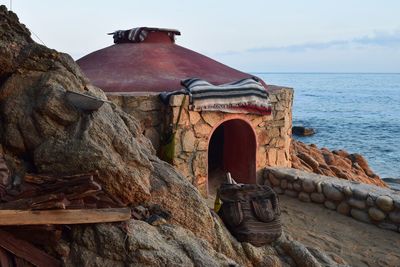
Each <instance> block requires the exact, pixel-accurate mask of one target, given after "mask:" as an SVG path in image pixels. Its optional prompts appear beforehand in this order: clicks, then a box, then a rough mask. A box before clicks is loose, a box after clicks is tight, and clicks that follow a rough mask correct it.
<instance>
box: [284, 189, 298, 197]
mask: <svg viewBox="0 0 400 267" xmlns="http://www.w3.org/2000/svg"><path fill="white" fill-rule="evenodd" d="M298 194H299V193H297V192H296V191H293V190H289V189H288V190H285V195H287V196H289V197H297V195H298Z"/></svg>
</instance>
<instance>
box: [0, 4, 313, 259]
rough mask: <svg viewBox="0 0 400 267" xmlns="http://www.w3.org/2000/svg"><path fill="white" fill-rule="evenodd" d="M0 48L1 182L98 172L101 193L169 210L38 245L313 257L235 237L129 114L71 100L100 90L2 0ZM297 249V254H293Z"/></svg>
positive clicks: (69, 250)
mask: <svg viewBox="0 0 400 267" xmlns="http://www.w3.org/2000/svg"><path fill="white" fill-rule="evenodd" d="M0 55H1V57H0V58H1V60H2V62H1V63H2V64H1V65H0V66H1V67H0V120H1V121H0V122H1V124H0V125H1V128H0V144H1V145H0V148H1V149H0V151H1V150H2V151H3V152H4V154H5V163H6V166H7V168H5V167H4V164H3V165H2V167H1V166H0V168H1V170H2V171H3V173H2V176H1V177H2V180H1V182H2V185H3V186H4V187H8V188H10V187H13V188H14V190H16V191H18V188H19V187H20V186H23V185H24V179H23V178H24V175H25V173H26V172H30V173H38V174H44V173H47V174H57V175H60V174H75V173H82V172H89V171H94V170H97V171H98V173H99V183H101V185H102V187H103V189H104V190H105V191H107V193H108V194H110V195H112V196H113V197H115V198H119V199H120V200H122V201H123V202H124V203H125V204H127V205H131V206H136V205H138V204H140V205H144V206H157V207H159V209H161V210H163V211H165V213H166V214H170V216H167V217H168V218H166V219H161V220H158V221H157V223H155V222H154V221H152V222H151V223H152V224H153V225H152V224H151V223H147V222H144V221H139V220H131V221H128V222H126V223H124V224H96V225H85V226H77V225H75V226H68V227H65V229H64V230H63V231H64V233H63V239H61V241H60V242H59V243H58V244H56V245H55V246H54V247H48V248H46V250H48V251H50V253H52V255H55V256H57V257H58V258H62V259H63V260H64V262H65V264H66V265H67V266H100V265H101V266H104V265H107V266H127V265H130V266H162V265H177V264H178V265H182V266H282V265H284V266H285V265H286V266H287V265H289V264H291V265H290V266H293V265H295V264H301V263H302V262H303V261H302V260H303V259H301V257H300V256H297V255H307V259H309V260H310V261H314V258H312V256H311V254H310V253H309V252H308V250H307V248H305V247H302V246H298V245H297V244H295V243H290V244H289V249H285V248H287V247H288V245H287V244H286V243H285V244H286V245H283V247H284V249H281V250H280V252H279V253H278V252H277V249H276V248H277V247H278V246H280V244H281V243H282V242H285V241H284V240H283V239H282V240H280V241H278V242H277V244H275V246H264V247H261V248H255V247H253V246H251V245H250V244H246V243H243V244H242V243H239V242H237V241H236V240H235V239H234V238H233V237H232V236H231V235H230V233H229V232H228V231H227V230H226V228H225V227H224V225H223V224H222V222H221V221H220V220H219V219H218V218H217V216H215V215H213V214H212V213H211V212H210V211H209V209H208V208H207V205H206V203H205V201H204V199H203V198H202V197H201V195H200V193H199V191H198V190H197V189H196V188H195V187H194V186H193V185H192V184H190V183H189V182H188V181H187V180H186V179H185V178H184V177H183V176H182V175H181V174H180V173H178V172H177V171H176V170H175V169H174V168H173V167H172V166H170V165H168V164H167V163H165V162H162V161H161V160H160V159H158V158H157V157H156V156H155V152H154V149H153V147H152V146H151V144H150V141H149V140H148V139H147V138H145V137H144V136H143V135H142V132H143V131H142V129H141V127H140V125H139V123H138V122H137V121H136V119H135V118H134V117H132V116H130V115H128V114H126V113H125V112H123V111H121V110H120V109H118V108H116V107H114V106H112V105H109V104H107V103H106V104H104V105H103V106H102V107H101V108H100V109H98V110H97V111H95V112H93V113H90V114H89V113H85V112H83V111H82V110H79V109H76V108H75V107H73V106H71V105H70V103H69V102H68V101H67V99H66V97H65V92H66V91H67V90H70V91H74V92H78V93H83V94H87V95H91V96H95V97H97V98H101V99H105V98H106V96H105V95H104V93H103V92H102V91H101V90H100V89H99V88H96V87H94V86H92V85H90V83H89V82H88V81H87V79H86V78H85V77H84V76H83V75H82V73H81V71H80V69H79V68H78V67H77V65H76V64H75V62H74V61H73V60H72V59H71V57H70V56H68V55H66V54H62V53H59V52H57V51H55V50H51V49H48V48H46V47H44V46H41V45H38V44H36V43H34V42H33V41H32V40H31V39H30V34H29V31H28V30H27V29H26V28H25V27H24V26H23V25H21V24H19V22H18V18H17V17H16V16H15V14H13V13H12V12H9V11H7V10H6V9H5V7H4V6H1V7H0ZM0 164H2V163H1V162H0ZM8 169H10V173H11V175H8V174H9V173H8ZM4 170H5V171H6V172H5V173H4ZM4 177H6V178H5V179H3V178H4ZM295 247H298V248H297V250H299V251H302V252H300V253H297V252H296V253H295V252H294V251H295V249H294V248H295ZM285 251H290V252H285ZM299 257H300V258H299ZM310 257H311V258H310Z"/></svg>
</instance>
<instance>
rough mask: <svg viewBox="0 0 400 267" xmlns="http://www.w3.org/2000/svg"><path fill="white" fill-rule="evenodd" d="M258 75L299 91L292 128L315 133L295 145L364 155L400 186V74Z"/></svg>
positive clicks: (302, 138) (374, 168) (376, 169)
mask: <svg viewBox="0 0 400 267" xmlns="http://www.w3.org/2000/svg"><path fill="white" fill-rule="evenodd" d="M254 75H256V76H258V77H260V78H262V79H263V80H264V81H265V82H266V83H267V84H274V85H282V86H288V87H292V88H293V89H294V103H293V125H294V126H305V127H311V128H314V129H315V131H316V134H315V135H313V136H309V137H295V138H296V139H298V140H300V141H302V142H304V143H307V144H316V145H317V146H318V147H327V148H329V149H330V150H336V149H344V150H346V151H348V152H349V153H360V154H362V155H363V156H364V157H365V158H366V159H367V161H368V163H369V165H370V166H371V168H372V170H373V171H374V172H375V173H377V174H378V175H379V176H381V177H382V178H396V179H398V180H396V181H398V182H399V183H400V73H399V74H392V73H254ZM391 186H392V187H393V188H396V189H399V190H400V184H396V183H391Z"/></svg>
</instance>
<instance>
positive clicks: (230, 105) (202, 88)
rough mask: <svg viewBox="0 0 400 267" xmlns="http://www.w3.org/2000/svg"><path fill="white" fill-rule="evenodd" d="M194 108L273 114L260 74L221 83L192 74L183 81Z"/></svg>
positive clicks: (199, 109)
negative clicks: (258, 77) (211, 81)
mask: <svg viewBox="0 0 400 267" xmlns="http://www.w3.org/2000/svg"><path fill="white" fill-rule="evenodd" d="M181 83H182V85H183V86H184V87H185V88H186V90H187V92H188V94H189V96H190V103H191V108H192V109H193V110H195V111H222V112H227V113H252V114H260V115H269V114H271V105H270V103H269V95H268V92H267V91H266V90H265V88H264V86H263V85H262V84H261V83H260V82H259V81H258V79H257V78H255V77H253V78H246V79H242V80H239V81H236V82H231V83H226V84H222V85H213V84H211V83H209V82H207V81H205V80H201V79H197V78H191V79H186V80H183V81H181Z"/></svg>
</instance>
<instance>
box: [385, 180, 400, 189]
mask: <svg viewBox="0 0 400 267" xmlns="http://www.w3.org/2000/svg"><path fill="white" fill-rule="evenodd" d="M382 180H383V181H385V183H386V184H387V185H388V186H389V187H390V188H391V189H393V190H396V191H400V178H382Z"/></svg>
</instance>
